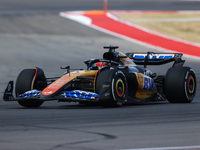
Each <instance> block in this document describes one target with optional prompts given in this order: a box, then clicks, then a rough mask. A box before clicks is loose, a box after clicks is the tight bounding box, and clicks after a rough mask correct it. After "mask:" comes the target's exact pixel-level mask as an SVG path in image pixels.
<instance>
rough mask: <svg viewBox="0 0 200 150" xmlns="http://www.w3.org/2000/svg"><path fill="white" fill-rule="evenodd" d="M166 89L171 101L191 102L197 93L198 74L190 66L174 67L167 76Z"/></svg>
mask: <svg viewBox="0 0 200 150" xmlns="http://www.w3.org/2000/svg"><path fill="white" fill-rule="evenodd" d="M164 90H165V94H166V98H167V100H168V101H169V102H171V103H190V102H192V100H193V99H194V96H195V93H196V76H195V73H194V71H193V70H192V69H191V68H189V67H172V68H170V69H168V71H167V73H166V76H165V83H164Z"/></svg>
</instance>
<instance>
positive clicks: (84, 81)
mask: <svg viewBox="0 0 200 150" xmlns="http://www.w3.org/2000/svg"><path fill="white" fill-rule="evenodd" d="M104 48H105V49H108V52H105V53H104V54H103V58H100V59H99V58H97V59H88V60H85V61H84V62H85V64H86V65H87V69H86V70H83V69H82V70H76V71H72V72H71V71H70V66H67V65H65V66H61V69H66V72H65V73H64V75H63V76H61V77H53V78H46V77H45V74H44V71H43V70H42V69H41V68H39V67H34V69H25V70H23V71H21V73H20V74H19V75H18V77H17V81H16V84H15V95H16V96H15V97H14V96H13V81H10V82H9V83H8V86H7V88H6V90H5V92H4V97H3V99H4V100H5V101H18V103H19V104H20V105H21V106H24V107H39V106H41V105H42V103H43V102H44V101H50V100H58V101H59V102H80V103H94V102H96V103H98V104H103V105H107V106H120V105H123V104H124V103H126V102H127V103H128V102H149V101H163V100H168V101H169V102H171V103H190V102H192V100H193V99H194V97H195V93H196V77H195V73H194V71H193V70H192V69H191V68H190V67H183V64H184V62H185V60H182V59H181V57H182V55H183V54H181V53H154V52H147V53H126V54H123V53H121V52H117V51H115V49H117V48H118V46H105V47H104ZM169 62H174V63H173V66H172V67H171V68H169V69H168V70H167V73H166V74H165V75H157V74H156V73H153V72H151V71H150V70H148V69H147V65H162V64H166V63H169ZM138 65H143V66H142V67H141V66H138Z"/></svg>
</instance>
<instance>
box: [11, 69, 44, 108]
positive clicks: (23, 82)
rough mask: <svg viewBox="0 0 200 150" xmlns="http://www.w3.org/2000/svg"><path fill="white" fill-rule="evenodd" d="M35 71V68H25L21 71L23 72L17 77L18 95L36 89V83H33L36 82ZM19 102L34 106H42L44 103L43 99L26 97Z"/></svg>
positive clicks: (23, 104) (26, 105)
mask: <svg viewBox="0 0 200 150" xmlns="http://www.w3.org/2000/svg"><path fill="white" fill-rule="evenodd" d="M35 72H36V70H35V69H25V70H23V71H21V73H20V74H19V76H18V77H17V81H16V85H15V94H16V96H19V95H20V94H23V93H25V92H27V91H30V90H33V89H34V85H32V83H33V82H34V76H35ZM18 103H19V104H20V105H21V106H23V107H27V108H32V107H39V106H41V105H42V104H43V101H39V100H32V99H26V100H20V101H18Z"/></svg>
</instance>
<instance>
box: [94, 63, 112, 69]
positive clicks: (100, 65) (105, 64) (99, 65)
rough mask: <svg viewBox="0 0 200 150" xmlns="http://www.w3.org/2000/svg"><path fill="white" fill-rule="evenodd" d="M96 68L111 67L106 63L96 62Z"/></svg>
mask: <svg viewBox="0 0 200 150" xmlns="http://www.w3.org/2000/svg"><path fill="white" fill-rule="evenodd" d="M96 66H97V67H98V69H102V68H104V67H105V66H109V67H110V66H111V65H110V63H107V62H97V64H96Z"/></svg>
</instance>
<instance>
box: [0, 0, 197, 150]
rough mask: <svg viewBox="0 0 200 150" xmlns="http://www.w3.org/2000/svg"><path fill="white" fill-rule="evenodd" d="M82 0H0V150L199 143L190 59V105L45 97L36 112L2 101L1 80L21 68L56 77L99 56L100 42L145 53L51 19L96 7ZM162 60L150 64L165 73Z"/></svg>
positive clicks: (150, 6)
mask: <svg viewBox="0 0 200 150" xmlns="http://www.w3.org/2000/svg"><path fill="white" fill-rule="evenodd" d="M83 1H84V0H83ZM84 2H85V3H82V2H81V1H74V0H73V1H69V0H67V1H64V0H57V1H53V0H50V1H47V0H43V1H42V3H41V2H40V1H38V0H34V2H32V1H25V0H13V1H6V0H5V1H2V0H0V7H1V9H0V52H1V53H0V78H1V80H0V92H1V93H0V97H1V98H0V99H1V101H0V149H5V150H16V149H19V150H28V149H30V150H32V149H45V150H61V149H80V150H83V149H87V150H88V149H93V150H105V149H136V148H156V147H184V146H198V145H200V127H199V124H200V110H199V108H200V94H199V87H200V84H199V79H200V68H199V63H200V61H199V60H194V59H191V58H185V59H186V64H185V65H186V66H191V67H192V68H193V69H194V70H195V72H196V75H197V79H198V89H197V94H196V98H195V99H194V101H193V102H192V103H191V104H170V103H168V102H161V103H151V104H149V103H147V104H141V105H128V106H123V107H119V108H104V107H101V106H84V105H78V104H76V103H58V102H56V101H52V102H45V103H44V104H43V105H42V106H41V107H40V108H38V109H25V108H23V107H21V106H19V105H18V104H17V103H16V102H4V101H3V100H2V94H3V91H4V88H5V87H6V84H7V82H8V81H9V80H15V79H16V77H17V75H18V74H19V72H20V71H21V70H22V69H24V68H31V67H32V66H34V65H36V66H40V67H42V68H43V69H44V71H45V74H46V76H47V77H51V76H60V75H61V74H62V73H63V70H60V69H59V67H60V65H63V64H68V65H70V66H71V67H72V68H85V65H84V64H83V60H84V59H86V58H91V57H94V58H95V57H97V58H99V57H101V56H102V53H103V52H104V50H103V49H102V47H103V46H104V45H118V46H119V47H120V50H121V51H122V52H127V51H149V50H151V51H152V49H149V48H146V47H144V46H140V45H137V44H134V43H131V42H128V41H125V40H123V39H119V38H117V37H113V36H111V35H108V34H105V33H101V32H99V31H96V30H93V29H91V28H89V27H86V26H83V25H80V24H78V23H76V22H73V21H71V20H67V19H65V18H61V17H59V16H58V13H59V12H60V11H69V10H88V9H101V6H99V5H100V4H101V2H100V1H98V0H96V1H95V2H94V1H90V0H85V1H84ZM113 2H114V4H113V5H112V6H109V7H110V8H113V9H118V10H120V9H121V10H128V9H129V10H139V9H143V10H159V9H163V10H175V9H178V10H197V9H199V7H200V3H199V2H196V1H195V2H186V1H151V2H150V1H145V0H143V1H134V0H133V1H128V0H125V1H123V2H124V3H123V5H122V3H121V2H120V1H118V0H115V1H114V0H113ZM133 2H134V5H130V4H132V3H133ZM65 4H66V5H65ZM110 5H111V4H110ZM136 6H137V7H136ZM153 51H156V49H153ZM170 65H171V64H170ZM170 65H164V66H162V67H160V66H159V67H151V69H152V70H154V71H155V72H158V73H160V74H165V72H166V69H167V68H168V67H169V66H170Z"/></svg>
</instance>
